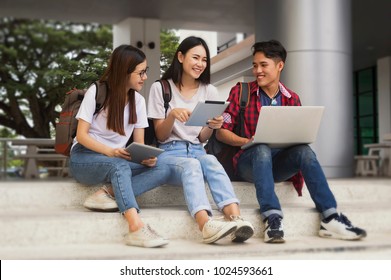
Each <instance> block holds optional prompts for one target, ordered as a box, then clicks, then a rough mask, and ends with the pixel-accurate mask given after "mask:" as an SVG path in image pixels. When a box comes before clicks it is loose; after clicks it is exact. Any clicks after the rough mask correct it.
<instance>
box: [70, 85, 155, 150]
mask: <svg viewBox="0 0 391 280" xmlns="http://www.w3.org/2000/svg"><path fill="white" fill-rule="evenodd" d="M95 95H96V87H95V86H94V85H93V86H91V87H90V88H89V89H88V90H87V92H86V94H85V95H84V99H83V101H82V103H81V105H80V109H79V111H78V113H77V115H76V119H78V120H79V119H82V120H84V121H86V122H88V123H90V124H91V126H90V130H89V132H88V134H89V135H90V136H91V137H92V138H94V139H95V140H97V141H99V142H101V143H103V144H105V145H107V146H109V147H112V148H123V147H125V145H126V142H127V141H128V140H129V137H130V136H131V135H132V133H133V129H134V128H145V127H148V119H147V111H146V106H145V99H144V97H143V96H142V95H141V94H139V93H138V92H136V94H135V101H136V114H137V123H135V124H129V123H128V122H129V104H127V105H126V106H125V108H124V129H125V135H120V134H118V133H117V132H114V131H112V130H108V129H107V111H106V110H104V111H103V110H102V111H101V112H100V113H99V114H97V115H94V112H95V106H96V100H95ZM76 143H77V140H76V137H75V139H74V140H73V145H72V147H73V146H75V145H76Z"/></svg>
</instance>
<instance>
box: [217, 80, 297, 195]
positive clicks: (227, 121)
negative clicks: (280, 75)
mask: <svg viewBox="0 0 391 280" xmlns="http://www.w3.org/2000/svg"><path fill="white" fill-rule="evenodd" d="M279 88H280V92H281V93H282V94H281V104H282V106H301V103H300V98H299V96H298V95H297V94H296V93H295V92H293V91H291V90H290V89H288V88H286V87H285V86H284V85H283V84H282V83H279ZM249 89H250V101H249V104H248V105H247V107H246V110H245V113H244V119H245V120H244V131H245V137H247V138H251V137H252V136H253V135H254V134H255V129H256V127H257V122H258V116H259V112H260V110H261V108H262V104H261V98H260V96H259V92H258V84H257V82H256V81H253V82H251V83H249ZM228 101H230V104H229V105H228V107H227V109H226V110H225V112H224V114H223V117H224V124H223V126H222V128H225V129H228V130H230V131H234V127H235V126H236V125H237V124H238V119H239V110H240V105H239V83H238V84H236V85H235V86H234V87H233V88H232V89H231V92H230V94H229V97H228ZM242 153H243V150H239V151H238V152H237V153H236V154H235V156H234V157H233V159H232V161H233V166H234V169H235V170H236V166H237V163H238V159H239V157H240V155H241V154H242ZM289 181H291V182H292V183H293V186H294V187H295V189H296V191H297V193H298V195H299V196H301V195H302V194H301V190H302V188H303V184H304V179H303V176H302V175H301V172H299V173H297V174H296V175H294V176H293V177H292V178H290V179H289Z"/></svg>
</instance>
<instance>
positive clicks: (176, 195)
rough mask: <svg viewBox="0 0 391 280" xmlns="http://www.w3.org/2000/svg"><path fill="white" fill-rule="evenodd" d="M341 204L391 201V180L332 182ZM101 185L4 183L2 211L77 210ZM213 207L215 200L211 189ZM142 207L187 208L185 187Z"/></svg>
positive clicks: (249, 199) (250, 200) (154, 195)
mask: <svg viewBox="0 0 391 280" xmlns="http://www.w3.org/2000/svg"><path fill="white" fill-rule="evenodd" d="M329 184H330V188H331V189H332V191H333V193H334V195H335V197H336V198H337V201H338V202H339V203H343V202H350V201H355V202H356V203H360V202H365V203H367V202H386V201H390V200H391V179H384V178H383V179H382V178H376V179H365V178H357V179H356V178H355V179H330V180H329ZM233 186H234V190H235V193H236V195H237V197H238V198H239V199H240V201H241V204H242V205H247V204H250V205H253V204H257V200H256V195H255V188H254V186H253V184H251V183H246V182H233ZM98 188H99V186H85V185H81V184H78V183H77V182H75V181H74V180H73V179H68V180H62V181H45V180H36V181H0V193H1V194H2V195H1V196H0V210H10V209H12V210H18V209H24V210H26V209H38V208H42V209H52V208H58V207H60V208H69V207H70V208H74V207H79V206H80V205H82V204H83V202H84V200H85V198H86V197H87V196H88V195H90V194H92V193H93V192H94V191H96V190H97V189H98ZM207 193H208V195H209V199H210V201H211V204H212V205H213V204H214V203H213V200H212V197H211V195H210V193H209V189H208V188H207ZM276 193H277V195H278V197H279V199H280V202H281V203H295V202H297V203H311V204H312V201H311V198H310V196H309V193H308V190H307V189H306V188H304V190H303V196H302V197H299V196H298V195H297V193H296V191H295V190H294V188H293V187H292V185H291V184H290V183H279V184H276ZM137 200H138V202H139V204H140V207H153V206H155V207H158V206H160V205H164V206H167V205H171V206H178V205H185V200H184V197H183V191H182V188H181V187H176V186H161V187H158V188H156V189H154V190H151V191H149V192H147V193H145V194H143V195H141V196H139V197H138V198H137Z"/></svg>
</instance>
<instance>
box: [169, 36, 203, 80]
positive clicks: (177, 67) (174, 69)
mask: <svg viewBox="0 0 391 280" xmlns="http://www.w3.org/2000/svg"><path fill="white" fill-rule="evenodd" d="M200 45H202V46H203V47H204V49H205V51H206V67H205V70H204V72H202V74H201V75H200V76H199V77H198V79H197V81H200V82H201V83H204V84H210V53H209V48H208V45H207V44H206V42H205V41H204V40H203V39H202V38H199V37H195V36H190V37H187V38H186V39H184V40H183V41H182V42H181V43H180V44H179V46H178V49H177V50H176V52H175V56H174V59H173V60H172V63H171V65H170V67H169V68H168V69H167V71H166V72H165V73H164V74H163V77H162V79H165V80H167V79H172V80H173V82H174V83H175V84H178V85H179V86H181V83H182V74H183V65H182V63H180V62H179V60H178V53H179V52H181V53H182V54H183V55H186V53H187V52H188V51H189V50H190V49H192V48H194V47H196V46H200Z"/></svg>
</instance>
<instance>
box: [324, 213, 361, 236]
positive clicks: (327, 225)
mask: <svg viewBox="0 0 391 280" xmlns="http://www.w3.org/2000/svg"><path fill="white" fill-rule="evenodd" d="M319 235H320V236H321V237H327V238H335V239H342V240H358V239H361V238H364V237H366V236H367V233H366V231H365V230H363V229H361V228H358V227H355V226H353V225H352V223H351V222H350V221H349V220H348V218H347V217H346V216H345V215H343V214H342V213H341V214H337V215H336V216H335V217H334V218H333V219H331V220H330V221H328V222H327V221H325V220H322V221H321V222H320V230H319Z"/></svg>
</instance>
